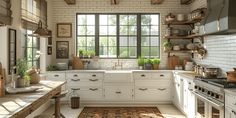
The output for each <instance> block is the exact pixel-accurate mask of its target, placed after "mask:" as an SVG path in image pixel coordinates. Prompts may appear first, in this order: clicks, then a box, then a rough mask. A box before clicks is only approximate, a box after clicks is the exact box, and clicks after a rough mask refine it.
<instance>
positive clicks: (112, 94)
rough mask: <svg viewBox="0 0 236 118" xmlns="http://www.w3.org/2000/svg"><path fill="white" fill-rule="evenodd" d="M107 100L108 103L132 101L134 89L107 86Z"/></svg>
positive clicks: (105, 90) (105, 89)
mask: <svg viewBox="0 0 236 118" xmlns="http://www.w3.org/2000/svg"><path fill="white" fill-rule="evenodd" d="M104 92H105V99H106V100H108V101H131V100H132V99H133V88H132V87H130V86H105V87H104Z"/></svg>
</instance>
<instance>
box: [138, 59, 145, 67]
mask: <svg viewBox="0 0 236 118" xmlns="http://www.w3.org/2000/svg"><path fill="white" fill-rule="evenodd" d="M144 60H145V58H143V57H139V58H138V66H139V69H140V70H142V69H143V67H144Z"/></svg>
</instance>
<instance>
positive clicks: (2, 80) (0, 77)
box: [0, 69, 6, 97]
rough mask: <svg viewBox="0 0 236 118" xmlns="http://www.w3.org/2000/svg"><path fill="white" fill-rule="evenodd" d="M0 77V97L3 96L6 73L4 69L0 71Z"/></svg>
mask: <svg viewBox="0 0 236 118" xmlns="http://www.w3.org/2000/svg"><path fill="white" fill-rule="evenodd" d="M0 71H1V75H0V97H3V96H5V80H6V71H5V69H1V70H0Z"/></svg>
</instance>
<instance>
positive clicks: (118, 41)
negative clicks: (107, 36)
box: [116, 14, 120, 58]
mask: <svg viewBox="0 0 236 118" xmlns="http://www.w3.org/2000/svg"><path fill="white" fill-rule="evenodd" d="M116 35H117V37H116V45H117V46H116V57H117V58H118V56H120V15H118V14H117V15H116Z"/></svg>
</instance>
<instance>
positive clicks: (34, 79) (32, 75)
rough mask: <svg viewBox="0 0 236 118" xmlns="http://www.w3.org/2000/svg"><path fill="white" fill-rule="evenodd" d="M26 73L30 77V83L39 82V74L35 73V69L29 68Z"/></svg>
mask: <svg viewBox="0 0 236 118" xmlns="http://www.w3.org/2000/svg"><path fill="white" fill-rule="evenodd" d="M27 73H28V75H29V76H30V78H31V80H30V84H38V83H39V82H40V76H39V74H38V73H37V71H36V69H33V68H32V69H29V70H28V71H27Z"/></svg>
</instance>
